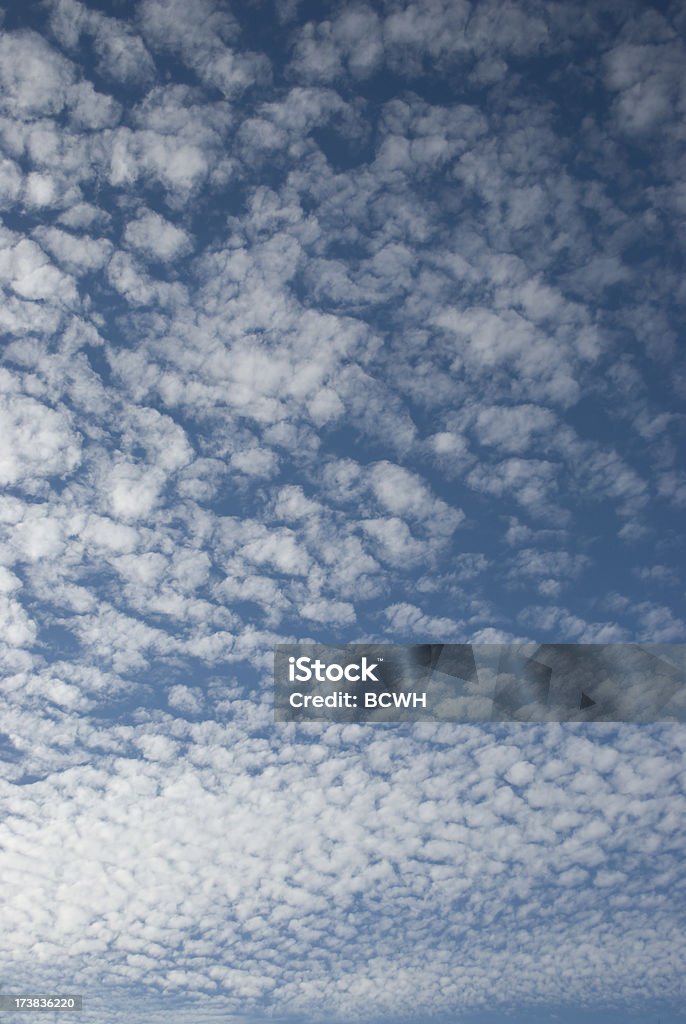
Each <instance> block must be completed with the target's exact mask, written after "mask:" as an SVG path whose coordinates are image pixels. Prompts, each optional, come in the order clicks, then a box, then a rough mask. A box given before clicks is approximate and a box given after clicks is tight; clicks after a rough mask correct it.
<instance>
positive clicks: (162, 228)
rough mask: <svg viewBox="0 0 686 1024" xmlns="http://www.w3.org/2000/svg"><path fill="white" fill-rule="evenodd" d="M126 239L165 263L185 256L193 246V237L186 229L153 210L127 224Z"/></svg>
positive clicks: (150, 256) (130, 243) (145, 253)
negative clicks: (171, 222)
mask: <svg viewBox="0 0 686 1024" xmlns="http://www.w3.org/2000/svg"><path fill="white" fill-rule="evenodd" d="M124 240H125V241H126V242H127V243H128V244H129V245H130V246H131V247H132V248H134V249H136V250H137V251H138V252H141V253H143V255H144V256H147V257H149V258H152V259H157V260H161V261H162V262H163V263H168V262H169V261H170V260H174V259H176V258H177V257H179V256H185V255H186V254H187V253H188V252H189V251H190V249H191V248H192V242H191V238H190V236H189V235H188V233H187V232H186V231H184V230H183V229H182V228H177V227H176V225H174V224H170V223H169V221H167V220H165V219H164V217H160V215H159V214H158V213H151V212H148V213H144V214H143V215H142V216H141V217H139V218H138V219H137V220H134V221H130V222H129V223H128V224H127V225H126V230H125V231H124Z"/></svg>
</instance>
